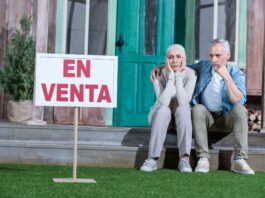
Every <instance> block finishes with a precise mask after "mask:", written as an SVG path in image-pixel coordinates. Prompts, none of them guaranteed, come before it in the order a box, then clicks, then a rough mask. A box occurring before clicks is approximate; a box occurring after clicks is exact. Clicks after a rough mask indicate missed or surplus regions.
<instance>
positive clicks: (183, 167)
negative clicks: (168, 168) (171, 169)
mask: <svg viewBox="0 0 265 198" xmlns="http://www.w3.org/2000/svg"><path fill="white" fill-rule="evenodd" d="M178 168H179V171H180V172H182V173H191V172H192V169H191V167H190V163H189V162H188V161H187V160H184V159H181V160H180V161H179V165H178Z"/></svg>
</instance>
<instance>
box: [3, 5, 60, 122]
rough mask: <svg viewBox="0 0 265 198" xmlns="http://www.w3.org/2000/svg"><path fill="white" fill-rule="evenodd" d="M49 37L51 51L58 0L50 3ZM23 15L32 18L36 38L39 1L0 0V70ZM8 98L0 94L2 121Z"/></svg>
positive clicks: (33, 34)
mask: <svg viewBox="0 0 265 198" xmlns="http://www.w3.org/2000/svg"><path fill="white" fill-rule="evenodd" d="M49 7H50V13H49V27H48V28H49V35H48V43H49V46H51V47H50V51H51V52H53V51H54V46H55V19H56V17H55V10H56V0H50V1H49ZM23 14H27V15H29V16H31V17H32V36H33V38H34V39H35V37H36V20H37V0H0V68H2V67H3V53H4V48H5V46H6V43H7V42H8V40H9V39H10V38H11V37H12V35H13V33H14V31H15V29H16V28H18V27H19V20H20V18H21V16H22V15H23ZM6 101H7V97H6V96H4V93H3V92H0V119H5V117H6Z"/></svg>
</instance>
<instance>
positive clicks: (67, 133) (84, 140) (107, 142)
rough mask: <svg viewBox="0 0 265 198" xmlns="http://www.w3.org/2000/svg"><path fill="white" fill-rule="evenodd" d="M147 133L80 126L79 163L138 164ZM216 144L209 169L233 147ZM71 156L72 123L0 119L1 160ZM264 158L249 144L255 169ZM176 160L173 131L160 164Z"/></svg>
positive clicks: (223, 162) (54, 160) (226, 160)
mask: <svg viewBox="0 0 265 198" xmlns="http://www.w3.org/2000/svg"><path fill="white" fill-rule="evenodd" d="M149 136H150V129H148V128H126V127H95V126H81V127H79V138H78V139H79V141H78V165H86V166H99V167H107V166H110V167H136V168H139V167H140V166H141V164H142V163H143V162H144V160H145V159H146V158H147V155H148V142H149ZM214 137H215V139H216V136H214ZM255 138H257V137H255ZM249 140H252V139H251V138H250V139H249ZM229 141H230V140H229ZM230 142H231V141H230ZM220 143H222V140H221V141H219V142H218V141H217V140H216V143H214V144H213V147H214V146H218V145H220ZM226 146H227V145H226ZM230 146H231V144H230ZM216 148H217V147H215V149H211V150H210V156H211V158H210V164H211V169H212V170H216V169H229V168H230V166H231V160H230V159H231V157H232V147H231V148H230V147H229V148H228V147H225V146H223V147H219V148H218V149H216ZM72 158H73V126H68V125H47V126H27V125H21V124H13V123H0V163H30V164H34V163H35V164H63V165H65V164H68V165H71V164H72ZM264 161H265V149H262V148H259V149H256V148H255V147H250V149H249V164H250V165H251V167H252V168H253V169H254V170H256V171H265V163H264ZM177 163H178V151H177V148H176V135H175V134H174V133H168V134H167V137H166V141H165V144H164V149H163V151H162V153H161V157H160V159H159V167H165V168H176V167H177ZM191 165H192V166H193V167H195V165H196V155H195V151H194V149H193V150H192V153H191Z"/></svg>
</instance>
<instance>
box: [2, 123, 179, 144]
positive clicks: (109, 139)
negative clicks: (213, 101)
mask: <svg viewBox="0 0 265 198" xmlns="http://www.w3.org/2000/svg"><path fill="white" fill-rule="evenodd" d="M73 130H74V129H73V126H70V125H45V126H28V125H22V124H14V123H0V139H2V140H21V141H22V140H32V141H34V140H35V141H47V142H48V141H51V142H54V141H55V142H60V141H62V142H67V141H73V136H74V132H73ZM149 137H150V129H149V128H128V127H101V126H80V127H78V140H79V142H80V141H83V142H87V143H91V144H93V143H96V142H100V143H101V144H106V145H112V144H114V145H123V146H143V145H145V146H146V145H148V143H149ZM165 144H166V145H168V146H176V135H175V134H174V133H169V134H168V135H167V137H166V140H165Z"/></svg>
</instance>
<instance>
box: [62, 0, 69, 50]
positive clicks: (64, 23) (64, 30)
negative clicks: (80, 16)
mask: <svg viewBox="0 0 265 198" xmlns="http://www.w3.org/2000/svg"><path fill="white" fill-rule="evenodd" d="M67 9H68V0H64V17H63V28H62V29H63V31H62V53H66V37H67V13H68V10H67Z"/></svg>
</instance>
